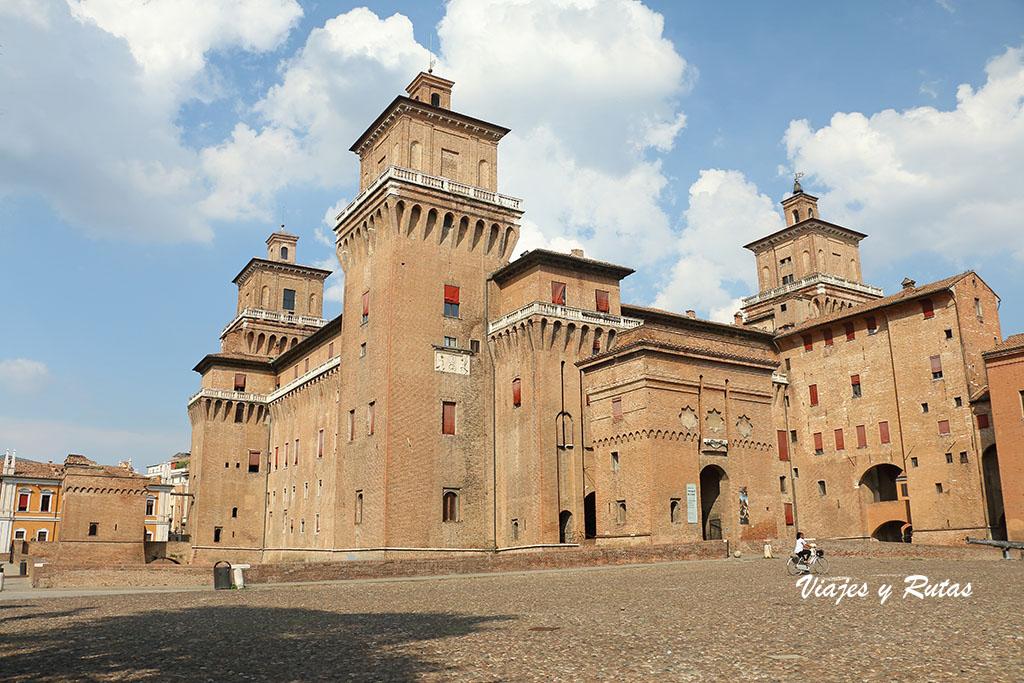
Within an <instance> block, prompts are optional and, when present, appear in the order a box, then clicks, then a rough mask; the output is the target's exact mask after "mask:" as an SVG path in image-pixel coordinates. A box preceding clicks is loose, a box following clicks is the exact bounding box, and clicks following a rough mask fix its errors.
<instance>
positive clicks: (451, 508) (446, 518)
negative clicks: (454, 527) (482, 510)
mask: <svg viewBox="0 0 1024 683" xmlns="http://www.w3.org/2000/svg"><path fill="white" fill-rule="evenodd" d="M441 521H443V522H457V521H459V494H458V493H457V492H455V491H445V492H444V496H443V497H442V498H441Z"/></svg>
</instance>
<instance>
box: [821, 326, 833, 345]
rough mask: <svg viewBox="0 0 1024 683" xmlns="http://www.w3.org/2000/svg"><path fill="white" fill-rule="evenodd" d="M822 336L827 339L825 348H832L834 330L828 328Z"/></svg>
mask: <svg viewBox="0 0 1024 683" xmlns="http://www.w3.org/2000/svg"><path fill="white" fill-rule="evenodd" d="M822 336H824V337H825V346H832V344H833V343H834V342H833V340H832V328H831V327H830V328H828V329H826V330H824V331H823V332H822Z"/></svg>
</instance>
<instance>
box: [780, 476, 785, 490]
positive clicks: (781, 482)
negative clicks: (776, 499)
mask: <svg viewBox="0 0 1024 683" xmlns="http://www.w3.org/2000/svg"><path fill="white" fill-rule="evenodd" d="M785 492H786V477H785V475H783V476H781V477H779V493H785Z"/></svg>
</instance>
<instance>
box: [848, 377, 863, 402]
mask: <svg viewBox="0 0 1024 683" xmlns="http://www.w3.org/2000/svg"><path fill="white" fill-rule="evenodd" d="M850 386H851V388H852V389H853V397H854V398H860V396H861V394H860V375H853V376H852V377H850Z"/></svg>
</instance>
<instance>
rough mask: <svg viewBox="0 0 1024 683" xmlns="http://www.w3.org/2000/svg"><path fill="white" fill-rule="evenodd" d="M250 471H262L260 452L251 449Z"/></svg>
mask: <svg viewBox="0 0 1024 683" xmlns="http://www.w3.org/2000/svg"><path fill="white" fill-rule="evenodd" d="M249 471H250V472H259V471H260V452H259V451H249Z"/></svg>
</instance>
